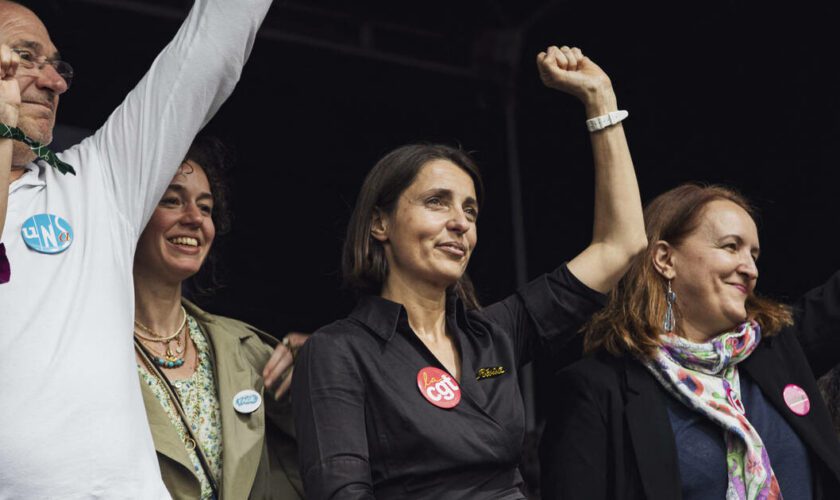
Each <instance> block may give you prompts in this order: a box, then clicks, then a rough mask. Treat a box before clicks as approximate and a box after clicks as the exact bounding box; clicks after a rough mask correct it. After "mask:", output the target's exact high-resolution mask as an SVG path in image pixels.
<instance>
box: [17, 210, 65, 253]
mask: <svg viewBox="0 0 840 500" xmlns="http://www.w3.org/2000/svg"><path fill="white" fill-rule="evenodd" d="M20 234H21V236H23V241H24V243H26V246H28V247H29V248H31V249H32V250H35V251H36V252H41V253H60V252H63V251H65V250H67V247H69V246H70V244H71V243H73V228H72V227H70V223H69V222H67V221H66V220H64V219H62V218H61V217H58V216H56V215H53V214H38V215H33V216H32V217H30V218H28V219H26V220H25V221H23V227H22V228H21V230H20Z"/></svg>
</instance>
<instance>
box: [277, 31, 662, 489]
mask: <svg viewBox="0 0 840 500" xmlns="http://www.w3.org/2000/svg"><path fill="white" fill-rule="evenodd" d="M537 63H538V68H539V70H540V73H541V76H542V79H543V82H544V83H545V84H546V85H547V86H549V87H552V88H556V89H559V90H561V91H564V92H567V93H570V94H572V95H574V96H577V97H578V98H579V99H580V100H581V101H582V103H583V104H584V106H585V108H586V113H587V117H588V118H590V120H589V121H590V122H592V121H593V120H594V121H595V122H597V124H596V125H595V126H592V127H591V128H590V131H591V132H592V135H591V138H592V144H593V150H594V155H593V156H594V159H595V179H596V182H595V184H596V189H595V192H596V194H595V199H596V206H595V224H594V230H593V238H592V241H591V243H590V244H589V246H587V247H586V249H585V250H584V251H583V252H582V253H581V254H579V255H577V256H575V257H574V258H573V259H572V260H571V261H569V262H568V264H564V265H561V266H560V267H559V268H558V269H556V270H555V271H553V272H551V273H548V274H546V275H543V276H540V277H539V278H537V279H536V280H534V281H533V282H531V283H529V284H528V285H526V286H524V287H523V288H522V289H520V290H519V291H518V292H517V293H516V294H514V295H511V296H510V297H508V298H506V299H504V300H502V301H500V302H498V303H495V304H492V305H490V306H487V307H485V308H482V307H480V305H479V303H478V300H477V299H476V296H475V293H474V292H473V288H472V285H471V282H470V280H469V278H468V277H467V274H466V270H467V267H468V264H469V261H470V257H471V256H472V253H473V251H474V250H475V248H476V245H477V244H478V233H477V231H478V229H477V224H478V220H479V219H480V217H479V209H480V205H481V202H482V199H483V189H482V182H481V176H480V175H479V172H478V168H477V167H476V166H475V164H474V162H473V161H472V159H471V158H470V157H469V156H468V155H467V154H466V153H464V152H463V151H461V150H459V149H455V148H451V147H448V146H444V145H434V144H432V145H429V144H412V145H407V146H402V147H399V148H397V149H395V150H393V151H392V152H390V153H388V154H387V155H385V157H383V158H382V159H381V160H379V162H377V163H376V165H375V166H374V167H373V169H372V170H371V171H370V172H369V173H368V175H367V177H366V178H365V181H364V183H363V184H362V188H361V191H360V193H359V196H358V199H357V200H356V205H355V207H354V209H353V214H352V216H351V218H350V223H349V225H348V228H347V240H346V241H345V245H344V252H343V262H342V264H343V266H342V267H343V271H344V279H345V283H346V284H347V285H348V286H349V287H350V288H352V289H354V290H355V291H357V292H358V293H359V295H360V298H359V303H358V305H357V306H356V309H355V310H354V311H353V312H352V313H351V315H350V316H349V317H348V318H345V319H342V320H339V321H336V322H335V323H333V324H331V325H328V326H325V327H323V328H321V329H320V330H319V331H318V332H316V333H315V334H314V335H313V337H312V338H311V339H310V340H309V342H307V344H306V345H305V346H304V347H303V349H302V350H301V354H300V356H299V359H298V366H297V370H298V371H297V374H296V376H295V379H294V381H293V387H292V391H293V394H292V397H293V400H294V402H295V405H294V411H295V424H296V428H297V433H298V434H297V435H298V439H299V442H300V443H301V446H300V457H301V470H302V476H303V481H304V486H305V488H306V495H307V498H310V499H315V500H319V499H326V498H377V499H388V498H400V499H402V498H498V499H522V498H524V496H523V494H522V491H521V485H522V478H521V476H520V474H519V471H518V470H517V465H516V464H517V463H518V462H519V455H520V450H521V446H522V441H523V437H524V430H525V422H524V409H523V405H522V395H521V394H520V392H519V385H518V379H517V374H518V372H519V367H520V366H522V365H523V364H525V363H527V362H528V361H530V360H531V359H532V357H533V354H534V353H535V352H536V351H538V350H551V351H552V352H561V353H563V354H564V355H569V354H570V353H572V352H574V351H573V350H574V347H573V345H574V342H570V340H572V339H574V338H575V337H576V336H577V333H578V330H579V329H580V326H581V325H582V324H583V323H584V322H585V321H586V320H587V319H588V318H589V316H590V315H591V314H592V313H593V312H594V311H596V310H597V309H598V308H599V307H600V306H601V305H602V303H603V301H604V296H603V293H604V292H606V291H608V290H609V289H610V288H611V287H612V286H613V285H614V284H615V283H616V282H617V281H618V279H619V278H620V277H621V275H622V274H623V273H624V272H625V270H626V269H627V266H628V265H629V263H630V261H631V260H632V258H633V256H634V255H635V254H636V253H637V252H639V251H641V250H642V249H643V248H644V243H645V240H644V234H643V224H642V215H641V202H640V200H639V194H638V187H637V185H636V178H635V173H634V171H633V164H632V161H631V159H630V153H629V149H628V147H627V142H626V140H625V138H624V131H623V128H622V126H621V124H620V123H618V122H619V121H620V120H621V119H623V118H624V117H626V112H621V111H618V110H617V107H616V100H615V95H614V93H613V91H612V85H611V83H610V80H609V78H607V75H606V74H605V73H604V72H603V71H602V70H601V68H599V67H598V66H597V65H596V64H595V63H594V62H592V61H591V60H590V59H589V58H587V57H585V56H584V55H583V54H582V53H581V51H580V50H579V49H576V48H569V47H563V48H557V47H550V48H549V49H548V50H546V52H542V53H540V54H539V55H538V57H537ZM559 363H560V362H559V361H558V365H559Z"/></svg>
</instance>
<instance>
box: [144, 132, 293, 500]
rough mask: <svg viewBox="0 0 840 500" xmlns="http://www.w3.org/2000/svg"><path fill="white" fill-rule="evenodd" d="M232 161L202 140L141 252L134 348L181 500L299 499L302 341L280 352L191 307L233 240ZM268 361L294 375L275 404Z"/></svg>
mask: <svg viewBox="0 0 840 500" xmlns="http://www.w3.org/2000/svg"><path fill="white" fill-rule="evenodd" d="M225 159H226V154H225V149H224V147H223V146H222V145H221V144H220V143H218V141H215V140H213V139H206V138H200V139H197V140H196V142H195V143H194V144H193V146H192V147H191V148H190V151H189V152H188V153H187V157H186V159H185V160H184V162H183V163H182V164H181V167H180V168H179V169H178V172H177V173H176V174H175V176H174V177H173V178H172V181H171V182H170V184H169V186H168V188H167V189H166V192H165V193H164V195H163V197H162V198H161V199H160V202H159V203H158V206H157V208H156V209H155V211H154V212H153V214H152V218H151V220H150V221H149V223H148V224H147V225H146V228H145V229H144V230H143V233H142V234H141V236H140V240H139V242H138V245H137V252H136V254H135V259H134V289H135V303H136V319H135V330H134V336H135V347H136V358H137V371H138V374H139V376H140V380H141V381H142V384H141V387H142V392H143V399H144V403H145V407H146V413H147V416H148V418H149V422H150V424H151V428H152V435H153V439H154V443H155V448H156V450H157V454H158V458H159V463H160V469H161V473H162V476H163V481H164V484H166V487H167V488H168V489H169V492H170V494H171V495H172V496H173V498H176V499H180V498H184V499H187V498H189V499H193V498H202V499H204V498H219V497H220V496H221V497H223V498H282V499H292V498H299V497H300V489H301V487H300V485H299V484H298V483H297V474H296V472H295V471H296V469H297V465H296V457H295V443H294V438H293V437H292V436H293V432H292V429H291V409H290V407H289V401H288V397H287V395H286V393H287V389H288V386H289V383H290V379H289V378H290V372H291V363H292V361H293V359H292V353H291V352H290V350H289V347H291V348H292V349H296V348H297V347H298V346H299V344H300V343H301V341H302V340H303V339H301V338H296V339H294V343H291V342H287V344H285V345H283V344H278V343H277V341H276V340H275V339H274V338H272V337H271V336H269V335H268V334H265V333H263V332H261V331H259V330H257V329H256V328H254V327H252V326H250V325H247V324H245V323H242V322H239V321H236V320H233V319H230V318H224V317H221V316H215V315H212V314H208V313H206V312H204V311H202V310H201V309H199V308H198V307H197V306H195V305H194V304H192V303H190V302H188V301H186V300H184V299H183V298H182V296H181V288H182V283H183V282H184V281H185V280H187V279H190V278H191V277H193V276H194V275H196V274H197V273H198V272H199V271H200V270H201V269H202V266H204V265H205V262H206V260H207V259H208V256H209V255H211V254H212V252H211V249H212V246H213V243H214V241H215V239H216V235H217V233H224V232H227V230H228V229H229V221H230V218H229V214H228V210H227V196H226V193H227V187H226V185H225V181H224V178H223V170H224V167H225V163H226V162H225ZM290 340H291V339H290ZM269 359H274V360H275V363H274V365H273V366H274V367H275V368H276V371H278V372H279V373H282V374H283V375H282V376H271V380H278V379H279V382H278V383H277V384H276V387H273V390H272V391H271V392H270V393H268V394H266V393H264V390H263V389H264V388H263V383H262V380H263V379H262V378H261V375H263V369H264V367H265V366H266V364H267V363H268V361H269ZM266 379H267V380H268V377H266ZM266 396H267V397H266ZM234 436H235V439H234V438H233V437H234ZM269 443H270V444H271V445H270V446H269Z"/></svg>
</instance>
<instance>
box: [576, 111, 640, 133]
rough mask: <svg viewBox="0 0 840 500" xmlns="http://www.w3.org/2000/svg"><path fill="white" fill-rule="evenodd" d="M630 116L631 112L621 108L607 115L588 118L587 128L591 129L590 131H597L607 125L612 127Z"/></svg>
mask: <svg viewBox="0 0 840 500" xmlns="http://www.w3.org/2000/svg"><path fill="white" fill-rule="evenodd" d="M628 116H630V113H628V112H627V111H625V110H623V109H619V110H618V111H610V112H609V113H607V114H605V115H601V116H596V117H595V118H590V119H588V120H586V128H587V129H589V131H590V132H597V131H598V130H603V129H605V128H607V127H612V126H613V125H615V124H616V123H618V122H620V121H621V120H623V119H625V118H627V117H628Z"/></svg>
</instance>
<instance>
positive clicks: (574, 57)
mask: <svg viewBox="0 0 840 500" xmlns="http://www.w3.org/2000/svg"><path fill="white" fill-rule="evenodd" d="M537 66H538V67H539V71H540V77H541V78H542V81H543V83H544V84H545V85H546V86H548V87H551V88H554V89H557V90H561V91H563V92H566V93H568V94H571V95H573V96H575V97H577V98H578V99H579V100H580V101H581V102H582V103H583V105H584V107H585V108H586V118H587V119H588V120H592V119H598V120H599V121H600V122H601V123H600V124H596V126H595V127H590V130H591V129H592V128H598V126H600V127H601V128H600V129H597V130H593V131H592V132H591V137H592V152H593V158H594V162H595V216H594V220H595V222H594V227H593V231H592V242H591V243H590V244H589V246H588V247H586V249H585V250H583V252H581V253H580V254H578V255H577V256H576V257H575V258H573V259H572V260H571V261H570V262H569V270H570V271H571V272H572V273H573V274H574V275H575V276H577V278H578V279H580V280H581V281H582V282H583V283H584V284H586V285H587V286H589V287H590V288H592V289H594V290H597V291H599V292H602V293H606V292H608V291H609V290H611V289H612V288H613V287H614V286H615V285H616V283H618V280H619V279H621V277H622V276H623V275H624V273H625V272H626V271H627V269H628V268H629V267H630V263H631V262H632V260H633V258H634V257H635V256H636V255H638V254H639V253H640V252H642V251H644V249H645V248H646V247H647V238H646V237H645V227H644V220H643V218H642V202H641V198H640V196H639V186H638V184H637V182H636V173H635V171H634V169H633V160H632V159H631V157H630V149H629V147H628V146H627V139H626V137H625V136H624V128H623V127H622V125H621V123H617V122H616V121H617V120H620V119H622V118H621V116H620V115H619V116H616V114H615V113H614V112H616V111H618V106H617V104H616V98H615V93H614V92H613V88H612V83H611V82H610V79H609V77H608V76H607V74H606V73H605V72H604V71H603V70H602V69H601V68H600V67H599V66H598V65H597V64H595V63H594V62H592V60H591V59H589V58H588V57H586V56H585V55H583V53H582V52H581V51H580V49H578V48H576V47H572V48H569V47H566V46H563V47H560V48H557V47H554V46H552V47H549V48H548V49H547V50H546V51H545V52H540V53H539V54H538V55H537ZM622 114H623V113H622ZM625 116H626V115H625ZM599 117H602V118H599ZM611 123H612V124H611Z"/></svg>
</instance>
